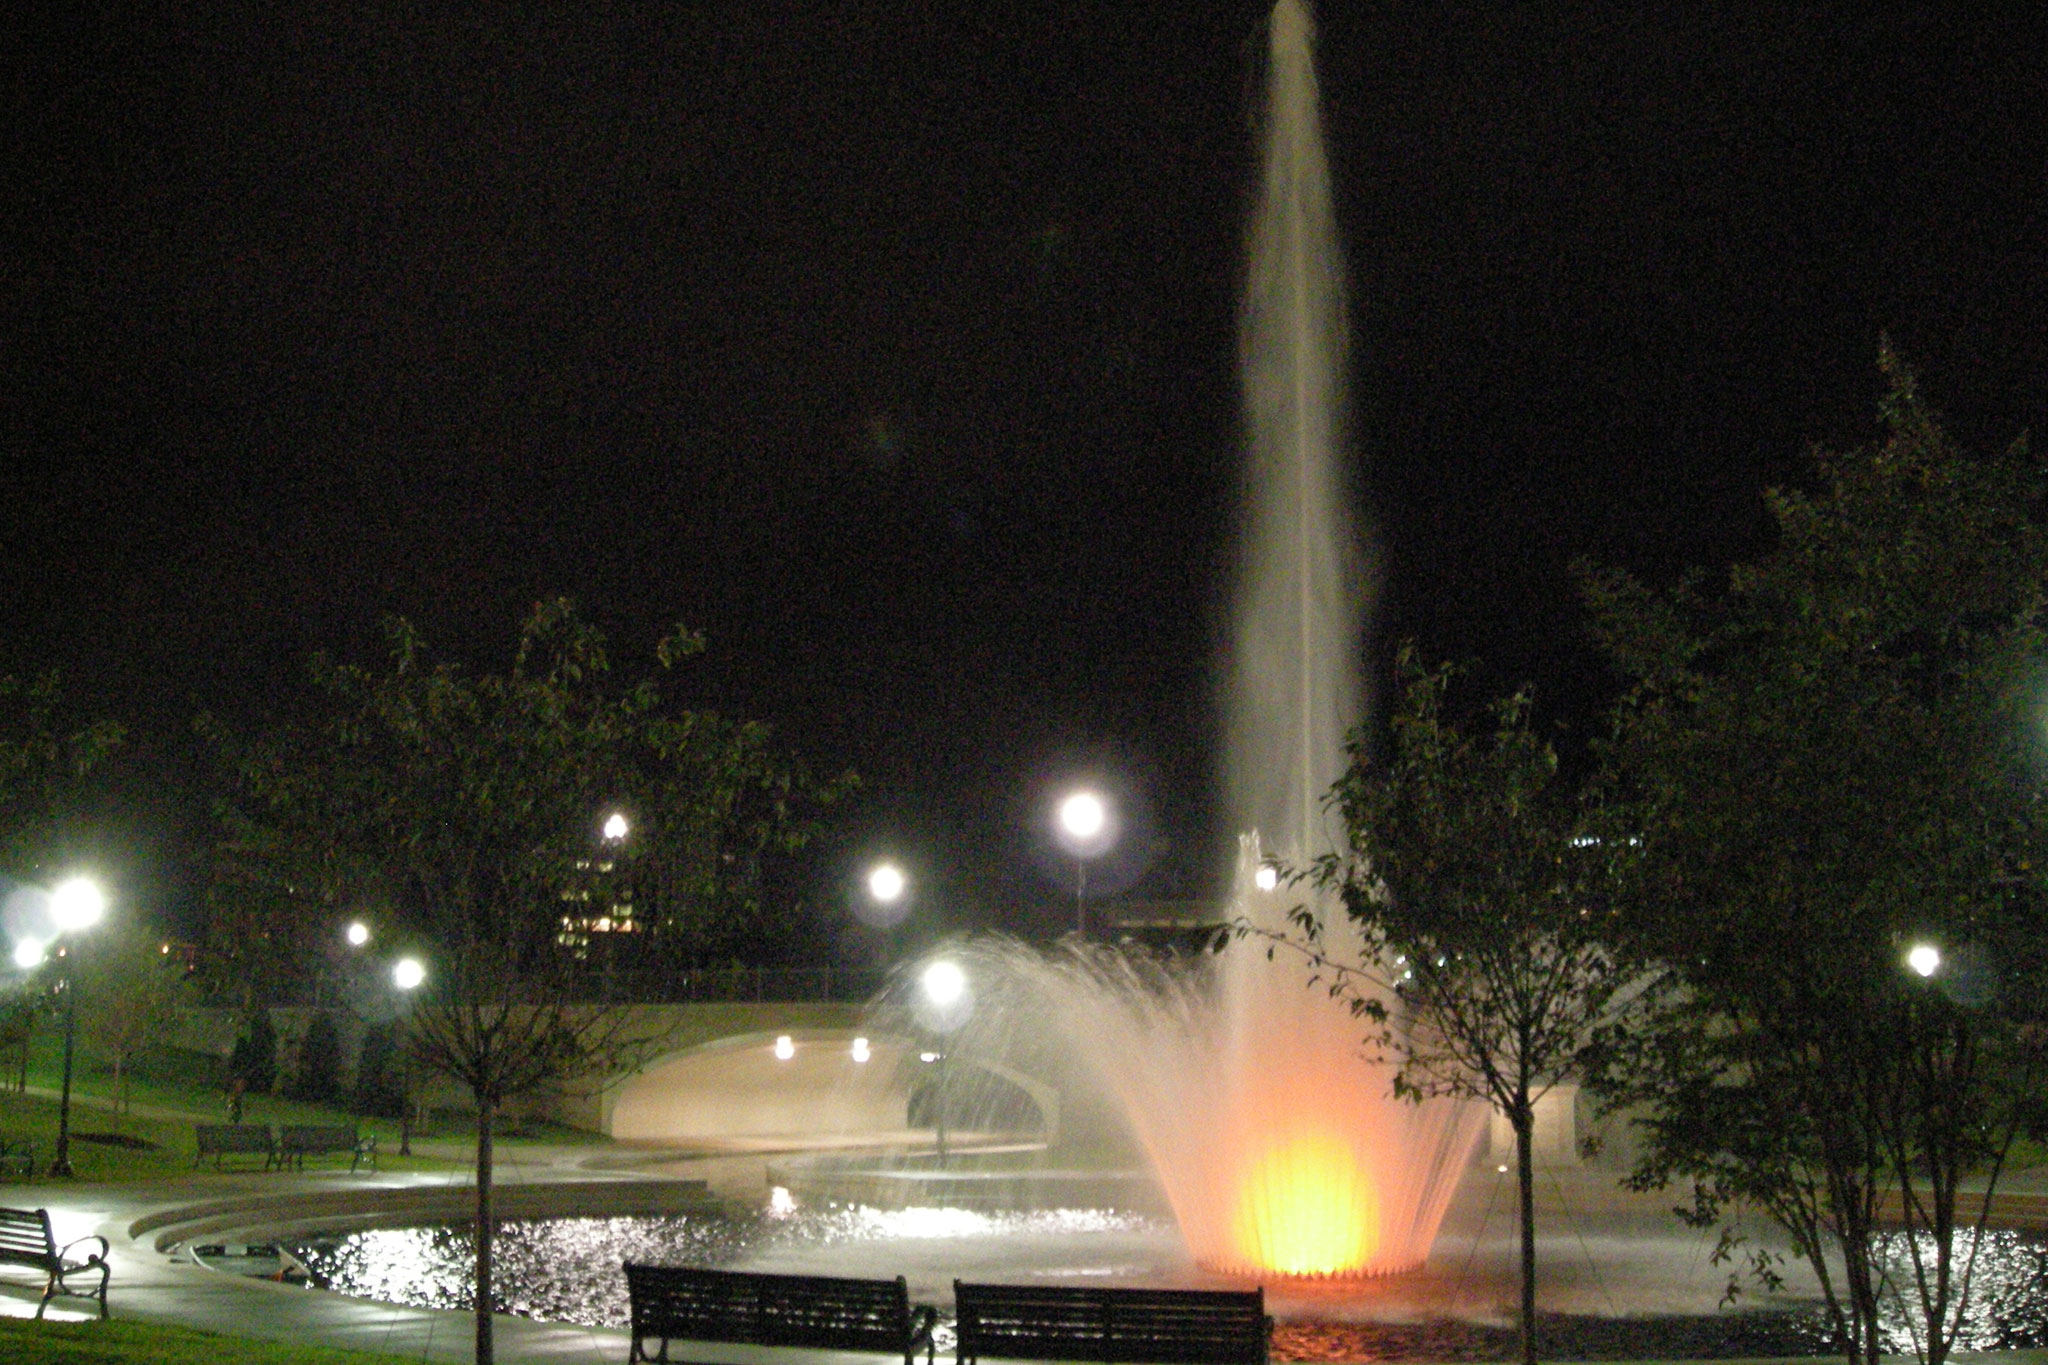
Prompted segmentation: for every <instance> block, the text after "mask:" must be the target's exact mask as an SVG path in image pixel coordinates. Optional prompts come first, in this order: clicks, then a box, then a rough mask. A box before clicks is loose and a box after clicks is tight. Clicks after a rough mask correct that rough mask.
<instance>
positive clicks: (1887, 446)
mask: <svg viewBox="0 0 2048 1365" xmlns="http://www.w3.org/2000/svg"><path fill="white" fill-rule="evenodd" d="M1883 367H1884V370H1885V373H1886V375H1887V378H1888V379H1889V381H1890V392H1889V395H1888V397H1887V400H1886V402H1885V404H1884V407H1883V418H1884V424H1885V439H1884V440H1883V441H1882V443H1880V444H1879V445H1876V446H1874V447H1871V448H1868V449H1864V450H1858V451H1853V452H1850V453H1847V454H1832V453H1827V452H1820V453H1817V454H1816V455H1815V457H1814V464H1813V471H1812V473H1813V479H1812V488H1811V491H1798V490H1786V489H1780V490H1775V491H1773V492H1772V493H1771V494H1770V497H1769V507H1770V511H1771V514H1772V518H1773V520H1774V522H1775V524H1776V528H1777V532H1778V536H1777V543H1776V545H1775V547H1774V548H1773V549H1772V550H1771V552H1770V553H1768V554H1767V555H1765V556H1763V557H1762V558H1760V559H1758V560H1757V561H1755V562H1753V563H1749V564H1744V565H1740V566H1737V567H1736V568H1735V569H1734V570H1733V571H1732V572H1731V573H1730V575H1729V579H1728V583H1727V587H1726V589H1725V591H1722V592H1718V593H1708V592H1706V591H1704V590H1703V587H1702V583H1703V581H1704V580H1702V579H1699V578H1694V579H1692V580H1689V581H1688V582H1686V583H1684V584H1681V585H1679V586H1678V587H1677V588H1675V589H1673V590H1669V591H1661V592H1660V591H1656V590H1653V589H1651V588H1649V587H1647V586H1645V585H1643V584H1641V583H1639V582H1636V581H1635V580H1633V579H1631V578H1629V577H1628V576H1627V575H1625V574H1621V573H1618V572H1614V571H1596V570H1587V571H1586V573H1585V587H1586V595H1587V598H1588V601H1589V603H1590V605H1591V607H1592V612H1593V617H1594V621H1595V627H1596V632H1597V635H1598V637H1599V639H1600V641H1601V643H1602V644H1603V646H1604V647H1605V649H1606V652H1607V654H1608V657H1609V658H1610V659H1611V660H1612V661H1613V662H1614V663H1615V664H1616V666H1617V667H1619V668H1620V669H1621V670H1622V671H1623V673H1624V674H1625V676H1626V677H1627V678H1628V679H1629V680H1630V681H1631V684H1632V690H1631V692H1630V694H1629V696H1628V697H1627V699H1626V701H1625V703H1624V704H1623V706H1622V707H1621V708H1620V710H1619V712H1618V715H1617V722H1616V726H1615V729H1614V732H1613V736H1612V739H1611V741H1610V742H1609V743H1608V744H1607V746H1606V748H1605V751H1604V754H1603V759H1604V763H1605V767H1606V772H1607V781H1608V782H1609V783H1610V784H1611V787H1610V790H1611V791H1612V792H1613V794H1614V796H1615V797H1616V799H1617V800H1621V801H1625V802H1626V803H1627V805H1628V806H1629V808H1630V809H1631V810H1632V812H1633V815H1632V821H1633V828H1634V829H1635V831H1636V832H1637V833H1638V834H1639V835H1640V837H1641V839H1642V850H1643V856H1642V858H1641V859H1640V860H1639V861H1638V862H1637V863H1635V864H1634V865H1632V866H1631V867H1630V868H1629V869H1628V871H1629V873H1630V877H1629V881H1628V902H1629V914H1628V916H1627V920H1628V923H1629V924H1630V926H1631V927H1632V940H1631V942H1632V946H1633V947H1634V948H1635V949H1636V950H1637V951H1639V952H1640V953H1641V954H1643V955H1644V956H1645V957H1647V958H1651V959H1654V960H1656V961H1659V962H1661V963H1663V964H1665V965H1666V967H1667V968H1668V969H1669V970H1670V972H1671V973H1672V976H1671V978H1670V986H1671V989H1669V990H1667V991H1664V992H1661V993H1660V994H1659V995H1658V997H1657V1000H1656V1004H1657V1007H1658V1010H1659V1015H1658V1019H1657V1024H1656V1026H1655V1027H1654V1028H1650V1029H1645V1030H1639V1031H1616V1032H1615V1033H1614V1034H1612V1035H1611V1036H1610V1037H1609V1038H1607V1039H1606V1041H1605V1056H1604V1059H1603V1065H1602V1077H1601V1079H1602V1084H1603V1087H1604V1089H1605V1090H1606V1092H1607V1095H1608V1099H1609V1103H1610V1104H1611V1105H1612V1106H1615V1107H1632V1108H1633V1109H1635V1111H1636V1112H1637V1113H1639V1115H1640V1116H1641V1119H1642V1126H1643V1132H1644V1136H1645V1138H1646V1142H1647V1147H1646V1152H1645V1157H1644V1160H1643V1163H1642V1165H1641V1167H1640V1169H1639V1170H1638V1172H1637V1175H1636V1179H1637V1182H1638V1183H1639V1184H1641V1185H1644V1186H1646V1187H1649V1186H1655V1185H1659V1184H1663V1183H1666V1182H1669V1181H1676V1180H1683V1181H1690V1182H1692V1183H1693V1186H1694V1205H1693V1209H1692V1212H1693V1214H1694V1216H1696V1217H1697V1218H1699V1219H1700V1220H1702V1221H1712V1220H1714V1219H1715V1218H1717V1217H1718V1216H1720V1214H1721V1213H1722V1211H1723V1210H1724V1209H1726V1208H1727V1207H1729V1206H1730V1205H1731V1204H1734V1203H1738V1202H1746V1203H1749V1204H1752V1205H1755V1206H1758V1207H1761V1208H1763V1209H1766V1210H1767V1211H1768V1212H1769V1213H1770V1214H1771V1215H1772V1216H1773V1217H1774V1218H1775V1219H1776V1220H1777V1221H1778V1222H1780V1223H1781V1224H1782V1225H1783V1226H1784V1227H1785V1228H1786V1229H1787V1230H1788V1231H1789V1232H1790V1233H1791V1235H1792V1237H1793V1239H1794V1242H1795V1244H1796V1246H1797V1248H1798V1250H1799V1252H1800V1253H1801V1254H1802V1255H1803V1256H1804V1257H1805V1258H1806V1259H1807V1260H1808V1261H1809V1262H1810V1263H1811V1264H1812V1265H1813V1267H1814V1269H1815V1271H1816V1272H1817V1273H1818V1274H1819V1275H1820V1276H1821V1277H1822V1281H1823V1284H1824V1285H1825V1286H1826V1288H1827V1290H1828V1297H1829V1301H1830V1306H1831V1308H1832V1309H1833V1310H1834V1312H1835V1315H1836V1328H1837V1335H1838V1338H1839V1340H1840V1343H1841V1345H1842V1347H1843V1349H1844V1351H1845V1352H1846V1354H1847V1355H1848V1356H1849V1358H1851V1359H1852V1360H1854V1359H1859V1358H1860V1359H1865V1360H1874V1359H1875V1356H1876V1352H1877V1349H1878V1342H1877V1337H1876V1322H1875V1318H1876V1306H1877V1303H1878V1301H1879V1300H1880V1298H1882V1297H1883V1296H1885V1295H1887V1294H1891V1293H1901V1294H1903V1295H1904V1296H1905V1297H1906V1299H1907V1301H1909V1302H1911V1303H1912V1304H1913V1305H1914V1306H1915V1310H1916V1314H1917V1318H1916V1321H1917V1331H1918V1334H1919V1337H1920V1341H1921V1344H1922V1349H1923V1353H1924V1355H1925V1356H1926V1358H1927V1359H1929V1360H1931V1361H1936V1362H1938V1361H1939V1360H1940V1359H1941V1358H1942V1356H1943V1355H1944V1354H1945V1353H1946V1350H1947V1343H1948V1340H1949V1338H1950V1335H1951V1334H1952V1330H1953V1317H1954V1312H1955V1308H1956V1305H1957V1304H1958V1303H1959V1302H1960V1300H1961V1296H1962V1293H1963V1287H1964V1286H1966V1284H1967V1279H1968V1269H1969V1267H1968V1265H1967V1263H1957V1262H1955V1261H1954V1259H1953V1258H1952V1257H1951V1256H1950V1255H1949V1252H1948V1248H1949V1247H1950V1246H1951V1245H1952V1243H1951V1239H1950V1237H1949V1233H1950V1232H1951V1231H1952V1230H1953V1229H1954V1226H1955V1195H1956V1191H1957V1186H1958V1184H1959V1182H1960V1181H1961V1180H1962V1179H1963V1178H1964V1177H1965V1176H1966V1175H1971V1174H1973V1173H1974V1174H1976V1175H1979V1176H1982V1177H1984V1178H1988V1179H1991V1180H1994V1181H1995V1179H1996V1176H1997V1172H1998V1168H1999V1164H2000V1162H2001V1161H2002V1160H2003V1157H2004V1154H2005V1152H2006V1151H2007V1150H2008V1148H2009V1145H2010V1143H2011V1140H2012V1137H2013V1135H2014V1134H2015V1132H2016V1131H2018V1130H2019V1129H2020V1128H2021V1127H2022V1126H2023V1125H2024V1124H2025V1123H2026V1122H2028V1121H2029V1119H2030V1117H2031V1114H2030V1109H2031V1108H2032V1107H2033V1106H2035V1105H2036V1104H2037V1103H2038V1101H2037V1100H2036V1099H2035V1094H2036V1091H2037V1090H2038V1079H2039V1076H2040V1067H2041V1062H2042V1056H2041V1049H2040V1042H2041V1037H2042V1035H2041V1032H2040V1030H2039V1028H2038V1025H2037V1024H2036V1022H2035V1021H2037V1020H2038V1019H2040V1018H2041V1017H2042V1016H2041V1012H2040V1002H2039V1000H2038V997H2037V993H2038V990H2039V984H2038V983H2039V982H2040V981H2041V980H2042V976H2041V968H2042V966H2043V965H2044V958H2048V943H2044V940H2043V934H2042V928H2041V918H2040V915H2039V913H2038V909H2037V898H2038V895H2039V891H2040V884H2039V875H2038V869H2040V868H2041V867H2042V866H2043V865H2044V864H2043V862H2042V859H2043V856H2044V854H2048V848H2044V844H2043V836H2044V833H2048V826H2044V824H2043V820H2042V811H2041V808H2040V796H2041V780H2040V779H2041V774H2042V771H2043V769H2042V767H2041V765H2042V763H2043V761H2044V754H2043V746H2042V738H2043V735H2042V728H2041V721H2042V714H2043V712H2042V706H2043V692H2042V687H2043V682H2044V673H2043V668H2042V664H2043V648H2042V646H2043V639H2042V636H2041V623H2040V611H2041V606H2042V601H2041V588H2042V584H2043V581H2044V571H2048V539H2044V537H2043V535H2042V532H2041V528H2040V527H2039V525H2038V524H2037V521H2036V517H2037V514H2038V510H2039V507H2040V504H2041V496H2042V493H2043V492H2044V489H2048V484H2044V480H2043V471H2042V469H2041V467H2040V466H2039V464H2038V463H2036V462H2035V461H2034V460H2032V459H2031V458H2030V457H2028V456H2027V454H2026V452H2025V451H2024V449H2023V448H2019V447H2015V448H2014V449H2013V450H2012V451H2010V452H2008V453H2007V454H2006V455H2005V456H2003V457H2002V458H1993V459H1972V458H1969V457H1967V456H1965V455H1964V454H1962V453H1961V452H1959V451H1957V450H1956V449H1955V448H1954V447H1953V446H1952V445H1951V444H1950V442H1949V441H1948V439H1947V438H1946V437H1945V436H1944V435H1943V434H1942V432H1941V430H1940V428H1939V426H1938V425H1937V423H1936V422H1935V420H1934V418H1933V416H1932V415H1931V414H1930V413H1929V412H1928V410H1927V408H1926V407H1925V405H1924V404H1923V402H1922V401H1921V399H1920V396H1919V394H1918V392H1917V389H1916V388H1915V385H1914V382H1913V380H1912V377H1911V376H1910V375H1909V374H1908V373H1907V372H1906V371H1905V369H1904V368H1903V367H1902V366H1901V365H1900V364H1899V363H1898V361H1897V360H1896V358H1894V357H1893V356H1891V355H1890V353H1889V352H1887V353H1886V354H1885V356H1884V358H1883ZM1916 942H1927V943H1931V944H1933V945H1935V946H1937V947H1938V948H1939V949H1940V950H1941V952H1942V953H1943V954H1944V956H1945V959H1946V961H1945V966H1944V968H1943V971H1942V972H1941V973H1940V974H1939V975H1937V976H1936V977H1934V978H1932V979H1929V980H1923V979H1921V978H1919V977H1918V976H1916V975H1913V974H1911V973H1909V972H1908V971H1907V970H1906V969H1905V967H1904V965H1903V958H1904V955H1905V954H1906V952H1907V951H1908V949H1909V948H1910V947H1911V946H1912V945H1913V944H1914V943H1916ZM1888 1192H1896V1195H1895V1197H1897V1198H1900V1199H1902V1200H1903V1201H1904V1205H1905V1209H1906V1223H1907V1226H1908V1228H1909V1230H1914V1231H1921V1232H1926V1233H1929V1234H1931V1235H1932V1237H1933V1245H1935V1246H1938V1247H1939V1248H1941V1249H1942V1250H1941V1252H1940V1254H1938V1255H1936V1256H1932V1257H1929V1258H1927V1259H1925V1260H1923V1259H1921V1256H1920V1254H1919V1253H1918V1252H1917V1251H1916V1252H1913V1253H1911V1255H1910V1256H1909V1258H1908V1259H1907V1260H1905V1261H1902V1262H1897V1263H1891V1262H1887V1261H1886V1259H1885V1257H1884V1255H1883V1242H1884V1236H1883V1234H1882V1232H1881V1230H1880V1229H1879V1226H1878V1223H1877V1209H1878V1206H1879V1202H1880V1200H1881V1199H1884V1198H1888V1197H1894V1196H1893V1195H1891V1194H1888Z"/></svg>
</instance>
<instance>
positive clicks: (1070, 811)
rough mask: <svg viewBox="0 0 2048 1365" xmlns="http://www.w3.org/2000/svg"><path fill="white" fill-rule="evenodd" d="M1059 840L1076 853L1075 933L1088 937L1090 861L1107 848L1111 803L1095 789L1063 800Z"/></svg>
mask: <svg viewBox="0 0 2048 1365" xmlns="http://www.w3.org/2000/svg"><path fill="white" fill-rule="evenodd" d="M1059 831H1060V834H1061V836H1062V837H1061V840H1060V842H1061V843H1062V844H1063V845H1064V846H1065V847H1066V849H1067V851H1068V852H1069V853H1072V854H1073V855H1074V870H1075V873H1074V933H1075V934H1076V935H1078V936H1080V937H1082V938H1086V937H1087V936H1088V860H1089V859H1090V858H1092V857H1094V856H1095V855H1096V854H1098V853H1100V852H1102V850H1103V849H1104V848H1106V847H1108V843H1109V806H1108V805H1107V804H1106V803H1105V802H1104V801H1103V799H1102V798H1101V797H1100V796H1098V795H1096V794H1095V793H1094V792H1092V791H1085V790H1084V791H1077V792H1074V793H1073V794H1071V795H1069V796H1068V797H1067V798H1066V799H1065V800H1064V801H1062V802H1060V808H1059Z"/></svg>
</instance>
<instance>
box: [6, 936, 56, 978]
mask: <svg viewBox="0 0 2048 1365" xmlns="http://www.w3.org/2000/svg"><path fill="white" fill-rule="evenodd" d="M47 955H48V954H47V953H46V952H45V950H44V945H43V941H42V940H41V939H39V938H25V939H23V940H22V941H21V942H19V943H17V944H15V945H14V965H15V966H17V967H19V968H21V969H22V970H23V971H27V970H28V969H29V968H31V967H39V966H41V965H42V963H43V959H44V958H45V957H46V956H47Z"/></svg>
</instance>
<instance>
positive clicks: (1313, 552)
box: [1225, 0, 1371, 862]
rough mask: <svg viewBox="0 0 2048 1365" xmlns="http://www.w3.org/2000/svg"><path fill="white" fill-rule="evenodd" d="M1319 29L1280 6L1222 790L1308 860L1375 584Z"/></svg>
mask: <svg viewBox="0 0 2048 1365" xmlns="http://www.w3.org/2000/svg"><path fill="white" fill-rule="evenodd" d="M1313 37H1314V35H1313V31H1312V28H1311V26H1310V23H1309V18H1308V14H1307V12H1306V10H1305V9H1304V8H1303V7H1302V5H1301V4H1300V3H1299V2H1298V0H1280V3H1279V4H1278V5H1276V6H1275V7H1274V9H1273V18H1272V35H1271V58H1270V65H1269V68H1268V86H1267V88H1268V99H1267V106H1266V110H1265V119H1264V126H1265V135H1266V145H1265V155H1264V159H1263V165H1264V181H1263V185H1262V188H1261V194H1260V202H1259V209H1258V213H1257V215H1256V216H1255V218H1254V219H1253V227H1252V239H1251V252H1250V270H1249V274H1248V279H1247V284H1246V290H1245V303H1244V321H1243V359H1242V364H1243V378H1244V401H1245V413H1246V418H1247V423H1246V425H1247V429H1248V445H1247V452H1246V461H1245V481H1244V488H1245V499H1244V506H1245V529H1244V543H1243V545H1242V547H1241V550H1240V554H1241V557H1242V565H1241V577H1240V585H1239V592H1238V603H1237V619H1236V625H1235V631H1234V639H1233V645H1234V653H1233V657H1232V660H1231V674H1230V676H1231V691H1230V697H1229V712H1228V714H1229V722H1230V725H1229V746H1228V749H1227V750H1226V753H1225V764H1226V766H1225V781H1226V786H1227V790H1228V794H1229V798H1230V811H1231V815H1232V817H1233V820H1234V822H1235V828H1237V829H1241V830H1257V831H1259V833H1260V835H1261V836H1262V838H1263V840H1264V843H1265V847H1266V851H1267V852H1269V853H1272V854H1276V855H1278V856H1280V857H1283V858H1286V859H1289V860H1295V861H1302V862H1306V861H1307V860H1308V859H1310V858H1313V857H1315V856H1316V855H1318V854H1321V853H1324V852H1327V851H1328V850H1329V841H1328V839H1327V838H1325V837H1323V835H1322V833H1321V831H1322V830H1323V820H1322V801H1323V796H1324V794H1325V793H1327V792H1328V791H1329V790H1330V786H1331V784H1332V783H1334V782H1335V781H1336V780H1337V778H1338V776H1339V775H1340V774H1341V773H1342V771H1343V765H1344V740H1345V736H1346V735H1347V734H1348V733H1349V731H1350V729H1351V727H1352V726H1354V725H1356V724H1357V723H1358V719H1359V717H1360V715H1361V714H1362V713H1363V706H1362V703H1361V690H1362V689H1361V687H1360V682H1359V680H1360V677H1361V673H1360V670H1359V659H1360V655H1361V653H1362V649H1363V644H1362V635H1363V627H1364V622H1365V613H1366V610H1367V607H1368V604H1369V600H1370V595H1371V594H1370V590H1369V585H1370V577H1369V575H1368V572H1367V570H1366V566H1365V563H1364V558H1363V556H1362V555H1361V554H1360V552H1359V534H1358V529H1357V524H1356V521H1357V519H1356V518H1355V517H1354V515H1353V514H1352V510H1351V509H1352V498H1351V495H1350V489H1349V488H1348V487H1347V486H1346V485H1347V480H1346V478H1345V462H1344V459H1343V441H1342V433H1343V425H1344V422H1343V418H1344V385H1343V376H1344V364H1345V358H1346V357H1345V353H1346V350H1347V349H1348V335H1347V334H1348V328H1347V326H1346V322H1345V306H1344V266H1343V259H1342V253H1341V251H1340V249H1339V247H1338V243H1337V228H1336V218H1335V215H1334V213H1333V211H1332V208H1331V202H1330V168H1329V160H1328V158H1327V157H1326V156H1325V155H1324V152H1323V140H1322V130H1321V125H1320V121H1319V118H1318V113H1317V105H1318V100H1317V92H1316V73H1315V61H1314V53H1313V50H1312V44H1313Z"/></svg>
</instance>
